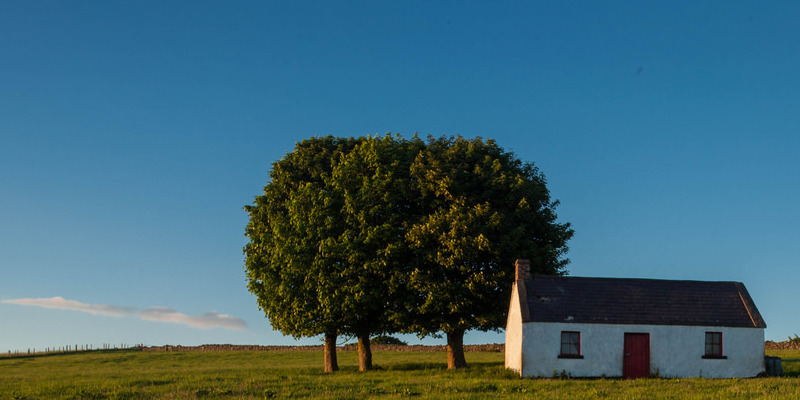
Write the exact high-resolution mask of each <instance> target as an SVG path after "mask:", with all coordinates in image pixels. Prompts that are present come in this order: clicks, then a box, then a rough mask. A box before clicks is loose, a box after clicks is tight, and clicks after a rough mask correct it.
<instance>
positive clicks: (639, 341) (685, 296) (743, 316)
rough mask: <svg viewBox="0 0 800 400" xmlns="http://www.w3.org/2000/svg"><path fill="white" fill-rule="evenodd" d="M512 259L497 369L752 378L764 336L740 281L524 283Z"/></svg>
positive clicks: (760, 364) (524, 271) (523, 263)
mask: <svg viewBox="0 0 800 400" xmlns="http://www.w3.org/2000/svg"><path fill="white" fill-rule="evenodd" d="M529 271H530V264H529V263H528V261H527V260H517V277H516V282H515V283H514V286H513V289H512V294H511V305H510V307H509V310H508V323H507V325H506V345H505V352H506V354H505V356H506V368H509V369H512V370H514V371H517V372H519V374H520V376H523V377H549V376H552V375H553V374H554V373H556V374H562V373H566V374H569V375H570V376H573V377H600V376H607V377H625V378H638V377H644V376H650V375H657V376H662V377H709V378H731V377H753V376H756V375H758V374H760V373H762V372H764V328H766V324H765V323H764V320H763V319H762V318H761V314H759V312H758V309H757V308H756V306H755V304H754V303H753V300H752V299H751V298H750V295H749V294H748V293H747V289H745V287H744V285H743V284H742V283H740V282H701V281H671V280H656V279H618V278H579V277H561V276H531V275H530V272H529Z"/></svg>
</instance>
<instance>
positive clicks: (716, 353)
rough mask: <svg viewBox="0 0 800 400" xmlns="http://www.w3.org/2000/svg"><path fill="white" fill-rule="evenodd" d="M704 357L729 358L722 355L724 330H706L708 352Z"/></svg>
mask: <svg viewBox="0 0 800 400" xmlns="http://www.w3.org/2000/svg"><path fill="white" fill-rule="evenodd" d="M703 358H727V357H725V356H723V355H722V332H706V354H705V355H704V356H703Z"/></svg>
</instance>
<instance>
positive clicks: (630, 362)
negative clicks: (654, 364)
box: [622, 333, 650, 379]
mask: <svg viewBox="0 0 800 400" xmlns="http://www.w3.org/2000/svg"><path fill="white" fill-rule="evenodd" d="M623 350H624V357H623V359H622V377H623V378H626V379H636V378H644V377H646V376H649V375H650V334H649V333H625V346H624V349H623Z"/></svg>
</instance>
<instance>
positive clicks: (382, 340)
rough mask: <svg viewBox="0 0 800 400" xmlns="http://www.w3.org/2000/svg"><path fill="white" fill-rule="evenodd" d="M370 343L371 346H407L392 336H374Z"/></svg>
mask: <svg viewBox="0 0 800 400" xmlns="http://www.w3.org/2000/svg"><path fill="white" fill-rule="evenodd" d="M370 341H371V342H372V343H373V344H390V345H396V346H408V343H406V342H404V341H402V340H400V339H398V338H396V337H394V336H386V335H381V336H376V337H374V338H372V339H370Z"/></svg>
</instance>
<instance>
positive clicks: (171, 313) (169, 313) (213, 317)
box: [139, 307, 247, 330]
mask: <svg viewBox="0 0 800 400" xmlns="http://www.w3.org/2000/svg"><path fill="white" fill-rule="evenodd" d="M139 318H141V319H146V320H148V321H162V322H175V323H178V324H184V325H189V326H192V327H195V328H201V329H210V328H216V327H221V328H226V329H234V330H242V329H246V328H247V324H246V323H245V322H244V320H242V319H241V318H236V317H234V316H231V315H226V314H220V313H218V312H216V311H211V312H207V313H205V314H203V315H198V316H194V317H193V316H190V315H186V314H182V313H179V312H177V311H176V310H174V309H172V308H166V307H151V308H148V309H145V310H143V311H142V312H140V313H139Z"/></svg>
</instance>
